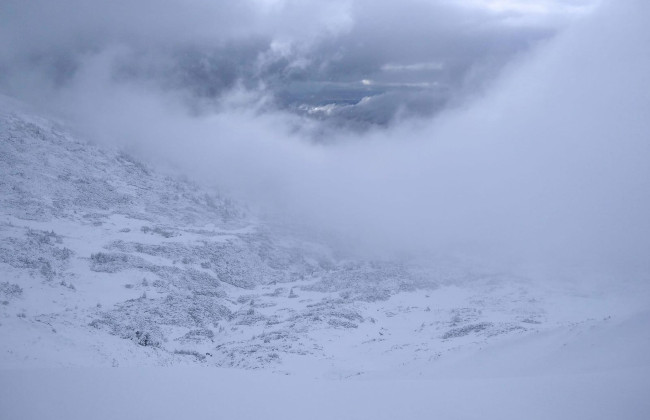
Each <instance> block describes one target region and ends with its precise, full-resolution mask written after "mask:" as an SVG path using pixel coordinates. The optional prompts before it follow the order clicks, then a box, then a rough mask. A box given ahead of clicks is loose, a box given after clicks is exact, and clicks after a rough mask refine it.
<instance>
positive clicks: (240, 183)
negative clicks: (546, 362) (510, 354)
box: [0, 0, 650, 276]
mask: <svg viewBox="0 0 650 420" xmlns="http://www.w3.org/2000/svg"><path fill="white" fill-rule="evenodd" d="M0 4H1V5H2V7H1V8H2V10H3V13H0V69H1V72H0V86H1V88H2V91H3V92H4V93H6V94H9V95H13V96H18V97H20V98H22V99H23V100H26V101H28V102H31V103H32V104H34V105H36V106H39V107H42V108H45V109H49V110H50V111H51V112H55V111H56V112H58V113H59V115H65V117H66V118H68V120H69V121H72V122H73V123H74V126H75V128H76V129H77V130H79V131H80V132H82V133H84V134H85V135H87V136H88V137H90V138H91V139H93V140H94V141H98V142H109V143H110V144H116V145H118V146H119V147H124V148H126V149H127V150H129V151H131V152H132V153H135V154H137V155H139V156H140V157H142V158H145V159H147V160H149V161H164V162H167V163H168V164H170V165H174V166H175V167H176V168H178V170H181V171H183V172H185V173H187V174H190V175H191V176H194V177H196V178H197V179H201V180H204V181H207V182H209V183H211V184H215V185H218V186H219V187H220V188H221V189H222V190H223V191H225V192H226V193H228V194H231V195H234V196H236V197H237V198H239V199H241V200H243V201H247V202H249V203H253V204H254V205H256V206H259V207H260V208H263V209H264V210H265V211H266V212H268V213H270V214H276V215H282V216H284V217H286V218H287V219H291V220H294V221H300V222H301V223H302V225H303V226H305V227H306V229H307V230H310V229H311V230H313V231H320V232H323V231H324V232H327V233H328V234H329V233H331V234H333V235H334V236H337V237H338V238H339V239H341V238H344V240H343V242H345V244H346V245H347V246H348V247H349V248H350V249H355V250H357V251H359V252H364V253H369V254H373V255H384V254H400V255H402V254H415V253H418V252H421V251H427V252H435V253H459V254H473V256H475V257H477V258H485V259H489V260H491V261H502V262H504V263H508V264H509V263H512V264H514V263H515V262H517V263H522V264H523V263H528V264H536V265H539V266H545V267H549V266H558V267H559V266H563V267H569V266H591V267H594V271H598V272H600V273H604V272H608V273H615V274H616V275H619V276H620V275H622V274H621V273H626V274H625V275H626V276H628V275H629V276H632V275H639V274H638V273H645V275H646V276H647V273H648V272H650V267H649V264H650V259H649V258H647V256H648V255H649V254H650V218H649V217H648V216H647V215H648V214H650V197H649V194H650V193H649V192H650V162H649V159H650V146H649V143H650V142H649V138H650V134H649V133H650V118H648V117H647V116H648V115H650V95H649V94H648V92H650V86H649V85H648V83H649V81H648V80H649V79H648V77H647V75H648V74H650V57H649V55H648V51H647V45H650V34H649V30H648V26H647V18H648V16H650V10H649V6H648V2H645V1H644V0H625V1H606V0H604V1H601V2H593V1H582V0H557V1H551V0H548V1H532V0H530V1H525V0H516V1H506V0H466V1H463V2H452V1H442V0H441V1H433V0H428V1H426V0H401V1H399V2H397V1H387V0H384V1H377V0H375V1H370V0H356V1H353V0H348V1H344V0H334V1H315V0H310V1H290V0H247V1H239V2H226V1H207V0H193V1H189V0H186V1H180V0H179V1H168V2H164V3H161V2H155V1H148V0H137V1H134V0H131V1H121V0H119V1H112V2H100V1H97V2H93V1H87V0H60V1H57V2H52V1H45V0H44V1H24V0H21V1H6V0H5V1H1V2H0ZM329 105H331V106H329ZM629 273H634V274H629Z"/></svg>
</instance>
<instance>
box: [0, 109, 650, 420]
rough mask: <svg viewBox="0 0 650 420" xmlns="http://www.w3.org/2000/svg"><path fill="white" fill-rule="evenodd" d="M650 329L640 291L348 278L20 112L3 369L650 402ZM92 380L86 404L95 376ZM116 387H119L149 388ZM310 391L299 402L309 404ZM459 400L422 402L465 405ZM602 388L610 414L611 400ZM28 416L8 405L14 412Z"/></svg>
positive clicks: (236, 213)
mask: <svg viewBox="0 0 650 420" xmlns="http://www.w3.org/2000/svg"><path fill="white" fill-rule="evenodd" d="M648 310H650V305H648V299H647V295H645V294H643V293H641V291H636V293H635V295H634V296H629V293H626V292H624V291H620V290H619V291H617V292H614V291H612V290H610V291H609V292H608V293H604V292H603V290H599V291H595V290H577V289H575V288H570V287H568V286H566V287H559V286H558V285H557V284H556V285H555V286H553V287H551V286H549V283H540V282H533V281H530V280H527V279H525V278H522V277H517V276H514V275H512V274H508V273H494V272H489V271H486V270H478V269H475V268H470V267H464V266H463V265H462V264H458V263H449V262H445V263H442V262H430V263H428V264H426V265H424V264H422V263H420V264H414V263H407V262H396V261H364V260H354V259H346V258H344V257H342V256H340V255H338V254H337V253H336V252H334V251H333V250H331V249H329V248H328V247H327V246H324V245H321V244H317V243H310V242H306V241H305V240H304V239H298V238H295V237H291V236H290V235H288V234H285V233H282V232H280V231H279V230H278V228H274V227H272V226H271V225H270V224H268V223H265V222H263V221H260V220H258V219H256V218H254V217H253V216H251V215H248V214H247V212H246V211H245V209H244V208H243V207H242V206H241V205H238V204H235V203H233V202H231V201H229V200H227V199H224V198H222V197H220V196H218V195H215V194H214V192H213V191H210V190H208V189H205V188H202V187H199V186H197V185H194V184H192V183H190V182H188V181H184V180H179V179H174V178H172V177H169V176H165V175H161V174H159V173H158V172H156V171H155V170H153V169H151V168H149V167H148V166H146V165H145V164H143V163H141V162H139V161H137V160H135V159H133V158H131V157H130V156H128V155H127V154H125V153H122V152H119V151H113V150H109V149H106V148H104V149H102V148H99V147H97V146H94V145H91V144H89V143H87V142H85V141H83V140H80V139H77V138H75V137H74V136H72V135H71V134H70V133H69V132H68V131H67V130H66V129H65V128H64V127H62V126H61V125H60V124H58V123H56V122H53V121H51V120H48V119H45V118H41V117H37V116H35V115H33V113H31V112H29V111H25V110H22V109H21V107H20V106H19V105H16V104H14V103H12V102H11V101H10V100H8V99H6V98H3V99H2V106H1V107H0V367H2V368H3V369H15V368H24V367H110V366H138V367H142V366H178V365H193V366H202V367H205V368H208V367H237V368H248V369H257V368H263V369H266V370H268V371H269V372H275V373H276V374H277V373H284V374H292V375H297V376H300V377H306V378H336V379H339V378H356V379H368V380H392V379H396V378H410V379H415V378H421V379H427V380H433V379H435V380H437V381H443V380H453V381H456V380H461V381H465V382H461V383H460V385H459V383H455V382H454V383H455V385H453V384H452V385H450V386H451V389H454V388H453V387H454V386H455V387H457V388H462V387H463V386H469V387H470V388H471V389H473V390H474V391H475V392H479V393H482V392H488V391H489V389H490V388H491V386H492V385H491V382H490V381H495V379H490V378H497V377H510V378H513V377H517V378H524V377H525V378H528V379H517V380H513V381H510V382H508V381H507V380H505V379H499V380H497V382H498V381H502V382H504V384H505V388H504V389H508V387H510V388H512V389H515V388H517V387H518V385H517V384H518V383H520V382H521V383H523V384H524V385H523V386H524V388H525V387H533V386H535V385H534V384H537V385H540V386H547V387H553V385H552V384H553V383H556V382H562V378H563V377H564V376H562V375H572V376H570V377H569V376H566V380H567V381H568V383H570V384H575V386H583V385H580V384H583V383H587V384H598V383H602V384H603V385H604V384H605V383H606V382H607V381H610V380H612V378H615V380H616V381H619V382H621V381H623V382H624V381H625V378H626V377H627V376H626V375H628V373H627V372H629V373H630V374H631V375H632V376H634V378H635V379H634V380H635V381H636V382H635V384H636V385H637V388H635V389H637V390H638V389H643V388H645V389H646V390H647V389H650V388H649V385H650V380H648V379H647V376H645V377H644V376H643V375H638V374H637V373H635V372H648V369H649V367H650V328H648V321H650V318H648V313H650V312H648ZM208 371H210V372H212V370H208ZM4 372H5V373H4V374H2V375H0V376H2V379H0V386H1V387H2V388H3V390H8V389H10V388H11V389H12V392H13V394H11V395H15V394H16V393H19V391H18V390H20V389H22V388H21V386H24V383H25V382H24V381H27V380H29V378H30V375H31V374H29V373H26V372H24V371H9V370H5V371H4ZM75 372H77V374H76V376H75V375H72V376H71V378H77V379H76V380H77V382H75V381H74V380H72V379H71V380H72V382H71V384H73V385H71V386H72V387H73V388H74V386H75V385H74V384H75V383H76V384H80V383H83V381H84V380H85V379H84V378H85V376H86V373H79V372H80V371H75ZM97 372H100V373H97V374H98V375H100V377H104V378H106V379H107V381H108V383H109V384H111V383H112V382H111V381H118V382H119V381H121V380H130V379H129V378H127V376H128V375H126V376H124V377H121V376H120V375H122V374H118V376H115V374H113V373H108V372H107V371H104V370H100V371H97ZM223 372H227V373H219V375H222V374H224V375H226V376H225V377H226V378H228V377H229V375H230V376H232V375H234V376H235V377H237V378H240V380H244V383H246V381H247V380H250V378H249V376H247V375H249V374H243V376H241V375H240V376H237V375H239V374H236V373H233V372H236V371H230V370H228V371H223ZM608 372H609V373H608ZM612 372H613V373H612ZM549 374H550V375H554V376H552V377H546V376H544V375H549ZM93 375H94V374H93ZM156 375H158V374H151V373H150V374H149V376H150V377H151V378H154V377H155V376H156ZM165 375H167V374H165ZM170 375H171V376H170V377H169V378H167V379H169V380H173V378H174V375H172V374H170ZM183 375H187V373H184V374H181V377H183ZM193 375H195V374H190V375H189V378H193V379H191V380H199V382H200V381H202V380H203V379H196V377H194V376H193ZM201 375H202V374H201ZM265 375H266V374H265ZM576 375H577V376H576ZM580 375H588V376H580ZM589 375H590V376H589ZM56 376H57V374H54V377H56ZM632 376H630V378H631V377H632ZM241 378H244V379H241ZM259 378H262V377H259ZM271 378H274V376H273V375H271V376H263V381H266V382H265V383H269V384H270V383H271V382H273V380H272V379H271ZM468 378H470V379H468ZM471 378H474V379H471ZM530 378H537V379H530ZM188 380H190V379H188ZM211 380H215V379H214V378H212V379H211ZM233 381H234V382H233V383H234V384H235V385H234V386H235V387H237V386H242V385H240V384H239V382H237V380H236V379H233ZM467 381H470V382H467ZM472 381H473V382H472ZM476 381H479V382H476ZM481 381H482V382H481ZM598 381H604V382H598ZM46 383H48V382H47V381H46V382H44V384H46ZM116 383H117V382H116ZM208 383H209V380H208ZM310 383H311V384H312V385H311V386H313V383H312V382H310ZM301 384H302V382H299V381H298V382H293V383H291V384H290V385H288V386H289V388H291V387H294V392H298V391H297V389H301V388H302V386H303V385H301ZM423 384H427V385H423ZM445 384H447V383H445V382H436V383H435V384H432V383H430V382H424V383H420V385H416V386H415V388H414V391H413V392H414V393H415V394H414V395H420V394H419V393H423V392H425V391H424V389H425V388H426V387H428V386H431V387H432V389H437V390H438V391H440V390H444V389H446V390H447V391H445V392H451V391H449V389H450V388H447V385H445ZM462 384H465V385H462ZM504 384H502V385H504ZM531 384H532V385H531ZM461 385H462V386H461ZM44 386H45V385H44ZM110 386H113V385H110ZM115 386H117V385H115ZM269 386H271V385H269ZM318 386H319V387H321V388H327V389H328V390H327V392H330V391H331V390H329V388H330V385H318ZM357 386H358V385H345V389H348V388H349V389H353V388H354V389H356V388H355V387H357ZM373 386H374V387H377V392H378V393H379V394H382V393H389V392H390V391H389V389H391V387H390V386H386V385H385V384H384V385H382V384H379V385H377V384H375V385H373ZM571 386H573V385H571ZM594 386H595V391H594V394H593V395H600V394H599V393H602V392H603V390H604V389H609V388H607V387H605V388H602V387H601V388H598V386H596V385H594ZM608 386H611V383H610V385H608ZM409 387H410V385H409ZM472 387H474V388H472ZM639 387H641V388H639ZM317 388H318V387H317ZM371 389H374V388H371ZM409 389H410V388H409ZM526 389H527V388H526ZM113 391H114V392H117V391H116V390H113ZM357 391H358V390H356V391H355V392H357ZM474 391H473V392H474ZM529 391H530V392H533V390H532V388H531V390H529ZM587 391H589V389H587V390H586V391H585V392H587ZM596 391H597V392H596ZM161 392H163V393H164V392H166V391H161ZM302 392H303V393H304V392H305V391H302ZM344 392H345V391H344ZM363 392H366V391H363ZM363 392H362V393H363ZM518 392H524V393H526V392H528V391H521V389H519V391H518ZM589 392H591V391H589ZM0 394H3V393H0ZM337 395H338V394H337ZM342 395H343V394H340V395H339V397H340V398H343V397H342ZM499 395H500V398H502V397H504V395H501V394H499ZM589 395H591V394H586V397H585V398H588V397H589ZM339 397H334V398H335V399H336V398H339ZM366 397H367V398H370V397H369V396H366ZM636 397H637V396H632V397H631V398H632V399H633V400H634V401H636V402H639V403H640V401H641V400H638V401H637V400H635V398H636ZM527 398H529V399H530V398H531V395H528V394H527ZM20 401H21V400H20V398H12V399H8V397H7V398H5V399H3V400H0V402H1V403H2V405H4V406H5V407H7V409H9V407H12V409H16V407H17V406H16V405H15V404H18V405H20V404H21V403H20ZM276 401H277V400H276ZM619 402H621V403H622V401H619V398H618V397H617V396H614V395H612V400H611V401H610V403H611V404H612V405H614V406H615V405H616V404H618V403H619ZM565 403H566V401H565ZM576 403H577V404H582V403H583V402H576ZM377 407H382V404H378V405H377ZM479 407H480V405H479ZM639 407H640V408H639V410H642V411H641V412H643V413H646V414H648V413H649V411H648V406H647V404H646V405H640V406H639ZM36 408H37V406H34V410H36ZM276 408H277V407H276ZM643 410H645V411H643ZM461 411H462V410H461ZM387 412H390V410H389V411H386V413H387ZM324 413H327V411H325V412H324ZM329 413H331V414H332V415H336V410H334V411H330V412H329ZM421 414H422V417H426V418H428V417H427V416H426V415H424V414H426V413H425V412H423V413H421ZM469 414H471V413H468V416H469ZM475 414H476V413H475ZM62 415H63V414H62ZM34 416H37V415H36V414H35V415H34ZM251 416H252V415H251ZM352 417H355V416H352ZM380 417H381V416H379V417H377V418H380ZM461 417H463V416H461ZM12 418H14V417H12ZM27 418H29V417H27ZM34 418H35V417H34ZM106 418H111V416H108V417H106ZM160 418H163V417H160ZM323 418H325V417H323ZM357 418H359V417H357ZM467 418H471V416H470V417H467ZM635 418H641V417H635Z"/></svg>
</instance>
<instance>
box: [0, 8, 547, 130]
mask: <svg viewBox="0 0 650 420" xmlns="http://www.w3.org/2000/svg"><path fill="white" fill-rule="evenodd" d="M3 10H4V11H5V12H4V13H3V14H2V17H0V23H1V24H0V28H2V29H0V35H2V36H1V37H0V38H1V39H2V40H3V41H2V43H1V44H0V48H1V49H0V65H1V66H2V69H3V72H2V75H1V77H0V83H1V84H2V86H3V88H4V90H5V91H10V92H12V93H14V94H32V93H33V92H32V89H31V88H32V87H33V86H35V85H36V84H40V86H41V87H42V88H43V89H54V90H56V89H59V88H61V87H66V85H67V84H69V83H71V81H74V79H75V77H78V75H79V73H80V72H82V71H83V69H82V67H83V66H84V65H86V63H87V61H88V60H91V59H92V57H94V56H100V55H102V54H104V57H107V56H108V55H107V54H106V52H107V51H110V52H111V55H110V57H111V58H112V59H111V60H106V59H105V61H104V62H105V65H106V66H107V67H108V69H107V70H106V71H108V72H110V74H111V75H112V77H113V79H114V81H123V82H132V81H137V82H139V83H141V82H145V83H147V84H148V85H150V87H154V86H155V88H157V89H161V90H170V89H172V90H177V91H182V92H184V95H185V96H186V99H192V98H194V99H197V98H198V99H201V100H204V99H218V98H219V97H220V96H221V95H223V94H224V93H225V92H228V91H229V90H231V89H233V88H235V87H239V86H244V87H245V88H246V89H248V90H251V91H257V92H259V93H260V95H269V96H270V97H272V98H273V99H274V100H275V102H276V104H277V106H280V107H282V108H284V109H289V110H293V111H296V112H300V109H301V108H300V106H301V105H303V104H308V105H313V102H314V97H315V96H316V97H318V98H320V99H319V100H321V101H327V100H329V101H331V102H345V101H348V102H349V103H347V105H348V108H347V109H344V110H342V111H340V112H337V113H335V114H333V115H332V117H334V118H332V119H333V120H336V121H339V122H341V121H353V122H354V121H357V122H361V123H362V124H365V123H370V124H374V123H380V124H386V123H389V122H391V121H392V120H393V119H394V118H395V117H396V116H397V115H398V114H399V115H402V116H403V115H405V114H406V115H410V114H415V115H430V114H432V113H434V112H436V111H439V110H440V109H442V108H443V107H444V105H445V104H447V103H448V102H450V101H452V100H457V99H458V98H462V97H463V96H465V95H467V94H468V93H469V92H472V91H474V90H475V89H476V88H477V87H478V86H481V85H483V84H484V83H485V81H486V80H491V79H492V78H493V76H494V75H495V73H496V72H497V71H498V69H500V68H501V67H502V66H503V65H504V64H505V63H507V62H508V60H509V59H510V58H511V57H512V56H513V55H515V54H517V53H519V52H522V51H524V50H526V49H527V48H528V47H529V46H530V45H531V43H534V42H535V41H538V40H540V39H543V38H547V37H548V36H550V35H551V34H552V33H553V30H554V27H553V25H547V26H545V27H538V26H535V27H513V26H512V25H508V24H505V23H503V21H502V19H503V16H501V15H492V14H488V13H485V12H479V11H471V10H469V9H461V8H458V7H452V6H450V5H448V4H447V3H444V2H424V1H420V0H408V1H406V2H392V1H366V0H357V1H343V0H338V1H330V2H321V1H275V2H274V1H263V0H247V1H241V2H226V1H207V0H202V1H193V2H184V1H168V2H162V3H161V2H154V1H149V0H137V1H128V2H127V1H122V0H119V1H114V2H92V1H81V0H62V1H57V2H51V1H37V0H35V1H30V2H24V1H12V0H9V1H5V2H4V7H3ZM418 66H419V67H418ZM362 79H372V81H373V82H374V83H376V84H375V87H374V89H373V90H369V89H365V88H364V86H362V85H360V82H361V80H362ZM305 83H308V84H309V83H310V84H311V87H312V90H313V89H316V93H315V95H314V92H313V91H312V90H310V89H309V88H305ZM327 83H339V84H340V86H339V87H338V88H337V89H331V86H330V85H328V84H327ZM346 83H347V84H348V85H345V84H346ZM418 84H420V85H423V84H436V85H437V86H438V87H439V88H438V89H436V90H428V89H420V90H421V93H419V92H416V90H417V89H414V88H413V87H414V86H417V85H418ZM25 85H29V87H25ZM384 94H387V95H388V96H387V97H385V98H383V99H379V98H378V99H376V100H375V101H373V102H372V104H371V105H372V106H371V107H370V108H368V105H370V104H369V103H367V102H366V103H360V104H359V107H358V109H350V105H355V104H357V103H358V102H359V101H360V100H361V99H362V98H363V97H364V96H365V95H377V96H380V95H384ZM432 97H433V99H431V98H432ZM379 104H381V105H382V107H381V109H379ZM377 111H379V112H377ZM306 115H307V114H306ZM309 115H311V114H309Z"/></svg>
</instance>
